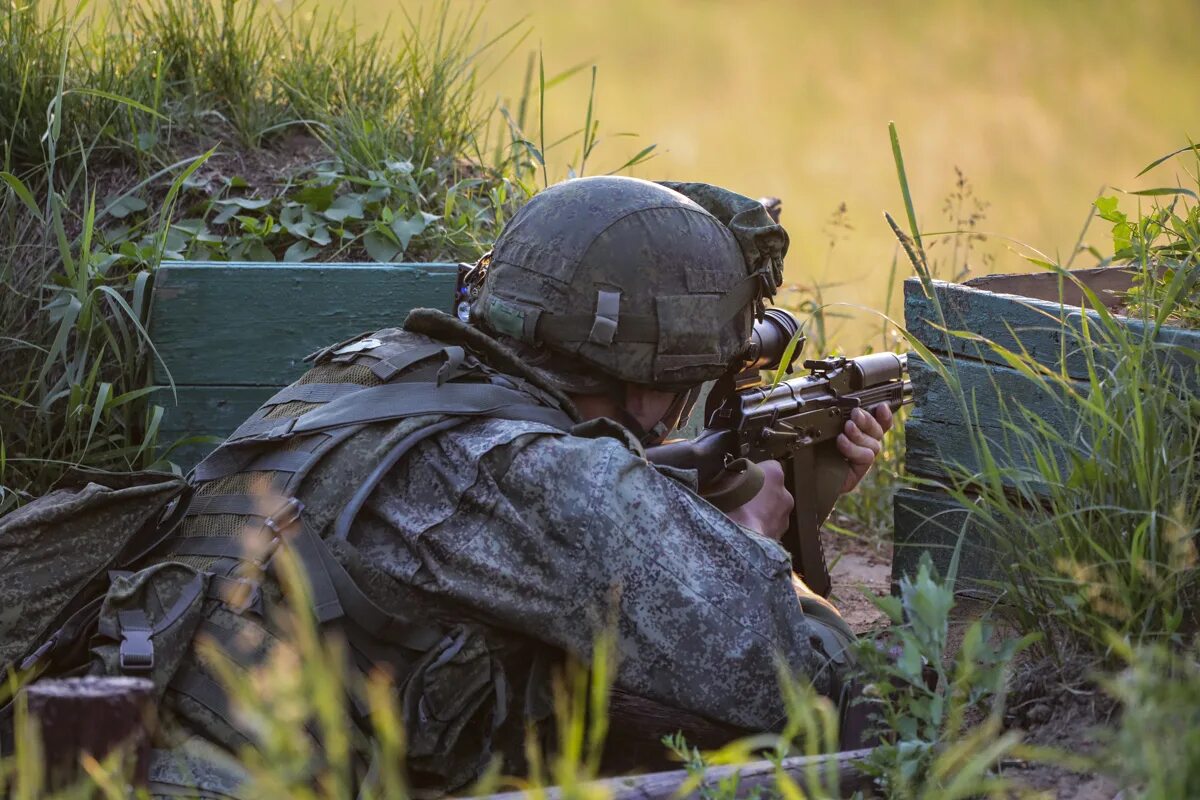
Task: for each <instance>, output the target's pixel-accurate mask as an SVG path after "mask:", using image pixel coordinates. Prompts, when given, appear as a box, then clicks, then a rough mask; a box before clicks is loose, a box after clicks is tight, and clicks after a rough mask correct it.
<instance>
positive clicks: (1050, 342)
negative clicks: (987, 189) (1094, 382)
mask: <svg viewBox="0 0 1200 800" xmlns="http://www.w3.org/2000/svg"><path fill="white" fill-rule="evenodd" d="M1081 272H1096V271H1081ZM1101 272H1103V273H1105V274H1106V276H1105V278H1104V279H1103V280H1101V279H1100V278H1098V277H1094V276H1093V277H1091V278H1090V279H1089V280H1091V281H1092V282H1094V283H1097V284H1099V285H1101V286H1104V285H1113V286H1115V285H1119V284H1120V283H1121V280H1120V276H1121V275H1125V276H1126V278H1125V282H1126V283H1127V281H1128V279H1127V275H1128V273H1125V272H1124V271H1122V270H1103V271H1101ZM1114 273H1115V274H1116V276H1117V277H1111V275H1112V274H1114ZM1034 278H1039V279H1041V281H1040V282H1035V281H1034V280H1033V279H1034ZM1018 279H1020V280H1018ZM1046 279H1057V276H1055V275H1038V276H989V279H988V281H987V282H984V281H980V282H978V284H977V285H976V286H970V285H966V284H953V283H946V282H944V281H935V282H934V292H935V295H936V298H937V300H938V302H939V303H940V305H941V312H942V314H943V315H944V316H945V323H946V327H947V328H948V329H950V330H953V331H967V332H970V333H973V334H976V335H979V336H983V337H986V338H987V339H990V340H991V341H994V342H996V343H997V344H1000V345H1002V346H1003V347H1006V348H1008V349H1010V350H1013V351H1016V352H1020V351H1021V348H1022V347H1024V349H1025V350H1026V351H1027V352H1028V353H1029V355H1030V356H1031V357H1032V358H1033V359H1034V360H1035V361H1037V362H1038V363H1041V364H1044V365H1045V366H1048V367H1050V368H1051V369H1054V370H1061V369H1062V368H1063V364H1065V366H1066V371H1067V374H1068V375H1070V376H1071V377H1074V378H1085V377H1087V366H1086V360H1085V358H1084V356H1083V354H1082V352H1083V349H1084V348H1085V347H1089V346H1090V345H1088V344H1086V340H1085V339H1084V338H1083V337H1082V335H1081V333H1080V331H1081V329H1082V318H1083V313H1084V312H1082V311H1081V310H1080V309H1079V307H1078V306H1072V305H1069V304H1068V305H1061V304H1059V303H1058V302H1057V301H1055V300H1048V299H1043V298H1042V297H1029V296H1024V295H1020V294H1008V293H1004V292H1002V291H999V290H1000V289H1003V288H1005V287H1010V288H1012V289H1014V290H1021V291H1028V292H1031V293H1035V294H1040V295H1042V296H1043V297H1044V296H1046V295H1049V296H1055V295H1053V294H1051V293H1050V291H1049V289H1048V287H1049V286H1051V284H1050V283H1049V282H1048V281H1047V280H1046ZM1006 281H1007V282H1006ZM1055 283H1057V280H1056V281H1055ZM983 287H988V288H987V289H985V288H983ZM1075 294H1076V297H1075V298H1071V297H1067V298H1066V299H1067V300H1068V301H1070V300H1071V299H1078V298H1077V295H1078V290H1076V292H1075ZM1087 314H1088V316H1089V318H1090V320H1091V323H1090V326H1091V335H1092V337H1093V338H1095V337H1096V333H1097V331H1099V330H1100V328H1099V316H1098V315H1097V314H1096V312H1094V311H1088V312H1087ZM940 320H941V317H940V316H939V315H938V312H937V309H936V308H935V306H934V301H933V300H932V299H930V298H928V297H926V296H925V293H924V290H923V289H922V287H921V283H920V281H918V280H917V279H915V278H910V279H909V280H906V281H905V282H904V321H905V327H906V328H907V329H908V330H909V332H910V333H911V334H912V335H913V336H915V337H916V338H917V339H918V340H919V341H920V342H921V343H922V344H924V345H926V346H927V347H929V348H930V349H932V350H934V351H936V352H941V353H946V352H950V353H954V354H956V355H961V356H966V357H969V358H973V359H978V360H981V361H988V362H991V363H1002V359H1001V358H1000V357H999V356H997V355H995V354H994V353H993V352H992V351H991V349H990V348H988V347H986V346H983V345H981V344H979V343H976V342H973V341H970V340H969V339H964V338H961V337H955V336H951V335H948V334H946V333H944V332H943V331H942V330H941V329H940ZM1123 324H1124V325H1125V327H1126V328H1128V329H1129V330H1130V331H1132V332H1133V333H1135V334H1140V335H1148V333H1149V330H1150V329H1149V328H1148V327H1147V325H1146V324H1144V323H1143V322H1141V321H1140V320H1136V319H1123ZM1155 340H1156V341H1157V342H1158V343H1160V344H1161V345H1164V350H1163V352H1162V353H1161V357H1162V358H1164V359H1166V360H1167V361H1168V362H1169V363H1174V364H1175V365H1176V367H1177V368H1178V369H1179V370H1180V371H1181V373H1182V374H1183V375H1184V376H1186V377H1187V378H1188V379H1189V381H1191V387H1192V390H1193V391H1195V392H1200V370H1198V369H1197V367H1196V363H1197V362H1196V360H1195V353H1196V352H1200V331H1194V330H1185V329H1182V328H1176V327H1172V326H1165V327H1164V328H1162V329H1161V330H1160V331H1158V333H1157V335H1156V336H1155ZM1188 351H1191V355H1189V352H1188Z"/></svg>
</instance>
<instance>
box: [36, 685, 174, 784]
mask: <svg viewBox="0 0 1200 800" xmlns="http://www.w3.org/2000/svg"><path fill="white" fill-rule="evenodd" d="M22 691H23V692H24V694H25V697H26V701H27V702H28V708H29V715H30V716H31V717H32V718H33V719H35V720H37V723H38V725H37V729H36V731H35V732H36V733H37V734H38V736H39V738H40V739H41V748H42V754H43V759H42V765H43V766H44V768H45V770H46V778H47V780H46V785H47V788H50V789H56V790H65V789H67V788H68V787H72V786H76V785H78V784H79V783H80V782H81V781H82V780H83V779H84V778H85V777H86V775H85V773H84V770H83V768H82V766H81V765H80V758H81V757H82V756H83V755H84V754H85V753H86V754H88V755H91V756H92V757H93V758H95V759H96V760H97V761H103V760H104V759H105V758H106V757H108V756H109V755H110V754H112V753H114V752H117V753H120V754H121V757H120V759H119V761H118V764H117V769H116V771H115V774H114V776H113V777H114V778H115V782H116V783H118V784H119V783H120V782H121V781H122V779H124V780H127V781H129V783H130V784H132V785H133V786H135V787H141V788H143V789H144V787H145V786H146V782H147V777H148V774H149V768H150V737H151V731H152V730H153V728H154V725H155V709H154V684H153V683H151V682H150V681H148V680H146V679H145V678H130V677H110V678H101V677H96V676H88V677H83V678H67V679H64V680H49V679H47V680H40V681H35V682H34V683H32V684H30V685H29V686H26V687H25V688H24V689H23V690H22ZM85 796H88V795H85Z"/></svg>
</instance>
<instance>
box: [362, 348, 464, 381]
mask: <svg viewBox="0 0 1200 800" xmlns="http://www.w3.org/2000/svg"><path fill="white" fill-rule="evenodd" d="M445 349H446V348H445V345H440V344H429V345H423V346H421V347H408V348H404V349H402V350H400V351H399V352H397V351H396V350H395V349H394V347H387V346H385V349H382V350H381V352H377V353H373V354H372V355H376V356H378V357H379V361H377V362H376V363H375V364H372V365H371V372H372V374H374V375H375V377H376V378H379V380H381V381H385V382H386V381H390V380H391V379H392V378H394V377H396V375H398V374H400V373H401V372H403V371H404V370H406V369H408V368H409V367H411V366H412V365H413V364H416V363H417V362H418V361H422V360H424V359H426V358H430V357H431V356H435V355H437V354H438V353H440V352H442V351H443V350H445ZM358 388H362V387H358Z"/></svg>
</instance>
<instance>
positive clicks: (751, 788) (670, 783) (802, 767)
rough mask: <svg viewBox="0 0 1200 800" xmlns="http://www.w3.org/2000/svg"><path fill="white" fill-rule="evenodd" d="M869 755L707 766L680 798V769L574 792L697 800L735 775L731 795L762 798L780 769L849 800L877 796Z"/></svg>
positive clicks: (809, 790)
mask: <svg viewBox="0 0 1200 800" xmlns="http://www.w3.org/2000/svg"><path fill="white" fill-rule="evenodd" d="M870 754H871V751H870V750H847V751H844V752H841V753H829V754H828V755H821V756H793V757H792V758H785V759H783V760H782V761H781V762H780V763H779V765H778V767H776V764H775V762H773V761H751V762H749V763H747V764H737V765H733V766H725V767H709V768H707V769H705V770H704V778H703V779H702V780H701V781H700V783H699V785H698V786H696V787H694V788H693V789H692V790H691V791H690V792H688V793H686V794H680V792H679V790H680V789H681V788H682V787H683V786H684V785H685V784H686V783H687V782H688V780H689V779H690V778H691V773H689V772H688V771H687V770H685V769H680V770H671V771H669V772H652V773H650V774H648V775H631V776H628V777H623V778H607V779H605V780H598V781H593V782H591V783H588V784H584V785H583V786H581V787H579V789H581V790H583V792H584V793H587V794H594V795H595V796H603V797H609V798H612V800H698V799H699V798H704V797H709V796H711V794H712V793H713V791H714V790H716V788H717V786H718V785H719V784H721V783H722V782H723V781H728V780H730V779H732V778H733V776H735V775H736V776H737V789H736V792H735V793H734V796H735V797H739V798H743V797H758V796H760V795H762V794H763V793H764V792H765V793H766V794H768V795H769V794H771V793H772V792H771V791H770V790H771V789H772V787H775V786H777V785H778V777H777V775H778V771H779V770H782V771H783V772H784V773H786V774H787V775H788V777H790V778H791V779H792V780H793V781H795V782H796V783H797V784H798V785H799V787H800V788H801V790H802V791H803V792H804V793H805V794H806V795H807V796H812V797H829V796H831V790H832V788H833V784H836V786H837V794H838V796H840V797H852V796H854V793H855V792H862V794H861V795H860V796H862V797H878V796H879V793H878V789H877V788H876V786H875V782H874V779H873V778H871V776H870V775H868V774H866V772H864V771H863V770H862V768H861V767H859V762H861V761H862V760H863V759H865V758H867V757H868V756H869V755H870ZM539 794H541V795H542V796H543V797H545V798H546V800H561V799H562V798H564V797H566V796H567V793H564V792H563V790H562V789H560V788H559V787H557V786H552V787H549V788H548V789H546V790H544V791H543V792H539ZM528 796H529V795H528V793H526V792H507V793H504V794H493V795H485V796H484V797H482V798H480V800H524V798H527V797H528Z"/></svg>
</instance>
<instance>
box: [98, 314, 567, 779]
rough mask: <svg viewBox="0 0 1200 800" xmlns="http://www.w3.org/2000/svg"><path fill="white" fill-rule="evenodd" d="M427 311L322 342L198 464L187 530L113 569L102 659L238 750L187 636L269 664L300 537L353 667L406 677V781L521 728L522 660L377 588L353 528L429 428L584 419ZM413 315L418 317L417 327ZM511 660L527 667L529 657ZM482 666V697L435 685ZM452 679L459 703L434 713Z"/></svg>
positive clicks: (466, 332)
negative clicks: (504, 728)
mask: <svg viewBox="0 0 1200 800" xmlns="http://www.w3.org/2000/svg"><path fill="white" fill-rule="evenodd" d="M415 318H416V319H417V320H418V321H421V320H424V322H425V323H427V324H426V325H425V327H426V329H430V330H433V331H434V332H436V333H438V334H439V336H438V338H437V339H435V338H433V337H431V336H427V335H422V334H419V333H415V332H413V331H411V330H400V329H387V330H382V331H378V332H376V333H371V334H364V335H360V336H356V337H354V338H352V339H350V340H347V341H345V342H341V343H339V344H336V345H332V346H330V347H327V348H325V349H323V350H320V351H318V352H316V353H314V354H312V355H311V356H309V357H308V358H307V359H306V360H307V361H311V362H312V368H311V369H310V370H309V371H308V372H307V373H306V374H305V375H304V376H303V377H301V378H300V379H299V380H298V381H296V382H295V383H294V384H292V385H291V386H288V387H287V388H285V389H283V390H281V391H279V392H278V393H277V394H275V396H273V397H272V398H271V399H269V400H268V401H267V402H266V403H264V404H263V405H262V407H261V408H259V410H258V411H257V412H255V413H254V414H253V415H252V416H251V417H250V418H249V419H248V420H246V422H245V423H243V424H242V425H241V426H240V427H239V428H238V429H237V430H236V431H234V433H233V434H232V435H231V436H230V437H229V438H228V439H227V440H226V441H225V442H224V443H223V444H221V445H220V446H219V447H217V449H216V450H214V451H213V452H212V453H211V454H210V455H209V456H208V457H207V458H206V459H205V460H204V461H203V462H201V463H200V464H199V465H198V466H197V467H196V469H195V471H194V473H193V474H192V476H191V481H192V483H193V484H194V486H195V494H194V496H193V499H192V501H191V504H190V506H189V507H188V509H187V512H186V516H185V517H184V518H183V521H182V523H181V524H180V526H179V527H178V528H177V530H176V532H175V534H174V535H173V536H171V537H170V539H169V540H168V541H167V543H166V544H165V546H164V547H163V548H162V549H161V550H160V551H159V552H157V553H155V555H154V556H153V558H152V559H151V560H150V561H149V562H147V563H145V564H143V565H141V566H142V568H141V569H140V570H138V571H136V572H132V573H126V574H119V575H115V576H114V577H113V585H112V588H111V589H110V591H109V595H108V598H107V600H106V612H102V614H101V619H100V644H99V645H98V646H97V647H96V648H94V652H95V653H96V654H97V656H98V658H99V659H100V661H101V662H103V664H104V668H105V669H106V671H109V672H121V673H125V674H134V675H136V674H144V675H147V676H149V677H151V678H152V679H154V680H155V682H156V684H158V685H159V688H160V690H161V691H162V692H163V693H164V699H165V701H166V703H165V705H166V707H167V708H169V709H170V711H171V713H173V714H174V715H176V716H179V717H182V718H184V720H185V721H186V723H187V726H188V727H189V728H192V729H197V730H200V731H203V732H204V734H205V735H206V736H207V737H209V738H212V739H215V740H217V741H218V742H219V743H220V744H222V745H223V746H225V747H227V748H230V749H236V748H238V747H239V746H240V745H242V744H244V743H245V740H244V738H243V737H242V735H241V734H240V733H239V732H238V726H237V725H236V724H235V721H234V720H233V719H232V717H231V714H230V710H229V707H228V701H227V698H226V697H225V694H224V692H223V690H222V689H221V687H220V686H219V685H218V683H217V682H216V681H215V680H214V678H213V676H212V675H211V674H210V673H209V672H207V671H206V670H205V668H204V667H203V665H202V664H201V662H200V661H199V659H198V658H197V657H196V655H195V653H194V652H193V648H192V644H193V641H194V639H195V637H196V636H198V635H205V636H208V637H210V638H211V639H213V640H215V641H216V642H217V643H218V644H220V645H221V646H222V647H223V649H224V650H225V651H226V652H227V653H229V654H230V655H232V656H233V657H234V659H235V660H236V661H237V662H238V663H239V664H241V665H244V666H247V667H250V666H253V665H254V664H255V663H258V662H260V661H261V659H263V658H264V657H265V655H266V653H267V652H268V650H269V649H270V645H271V643H272V642H273V641H275V640H276V637H277V636H278V631H276V630H275V629H274V625H273V624H272V621H271V620H272V613H271V612H272V609H273V607H274V606H276V605H277V604H279V603H280V602H281V600H282V598H281V592H280V586H279V581H278V580H277V577H276V575H275V573H274V565H275V564H276V560H275V559H276V558H277V556H278V553H279V552H280V551H281V550H282V549H283V548H288V549H289V550H290V551H291V553H293V554H294V556H295V557H296V559H297V560H298V561H299V563H300V564H301V565H302V566H303V567H304V569H305V571H306V573H307V577H308V582H309V584H310V587H311V599H312V611H313V614H314V616H315V618H316V620H317V621H318V622H319V623H320V624H321V625H322V626H327V625H336V626H337V628H338V630H340V631H341V632H342V634H343V636H344V638H345V640H346V641H347V643H348V645H349V650H350V653H351V655H352V657H353V658H354V660H355V661H356V663H357V665H358V666H359V668H361V669H362V670H364V671H366V670H368V669H370V668H371V667H372V666H374V665H377V664H380V663H383V664H386V665H387V666H388V667H389V668H390V670H391V672H392V674H393V675H394V676H395V683H396V686H397V689H398V690H399V694H400V698H401V704H402V712H403V713H404V716H405V719H406V721H408V722H409V726H410V730H409V742H408V762H409V769H410V773H413V775H412V776H410V777H411V778H412V780H414V782H415V783H416V785H417V786H420V785H422V784H424V785H426V786H428V787H430V788H432V789H434V790H436V791H448V790H453V789H456V788H459V787H461V786H462V785H464V784H465V783H466V782H467V781H469V780H472V779H473V778H474V777H475V776H476V775H477V774H478V772H479V771H480V770H481V769H482V768H483V767H484V766H486V763H487V760H488V759H489V758H490V757H491V755H492V743H491V741H490V739H491V737H492V736H493V734H495V732H496V731H497V730H498V729H499V728H500V726H501V725H502V724H505V723H508V724H513V723H514V722H516V729H517V730H518V731H521V730H522V728H523V723H522V722H520V721H519V720H512V719H509V716H510V715H509V714H508V712H507V708H508V707H509V706H511V705H513V698H514V697H516V698H518V699H520V698H521V697H522V690H521V687H515V689H516V691H515V692H514V687H512V686H508V685H506V682H507V681H508V678H507V677H506V675H507V674H509V673H510V672H512V671H513V670H512V669H511V665H508V664H506V663H505V661H504V659H505V658H506V657H507V656H506V654H504V653H498V652H497V650H496V648H495V647H494V646H493V645H494V643H493V642H489V641H488V637H487V635H486V634H484V633H481V631H482V628H481V626H478V625H473V624H472V623H471V622H470V621H469V620H466V619H462V618H459V619H455V618H454V616H453V615H452V614H447V613H445V609H439V608H437V607H436V604H431V603H430V600H429V598H428V597H423V596H421V595H420V593H419V592H418V591H417V590H415V589H412V588H411V587H405V586H401V585H399V584H398V583H397V582H395V581H391V580H387V579H385V582H384V583H383V584H382V586H383V588H382V589H380V590H376V591H375V592H372V591H371V588H372V587H373V586H379V585H381V584H378V583H375V582H373V581H372V580H371V577H372V576H371V574H370V568H369V565H363V564H362V563H361V562H360V560H359V559H358V558H357V554H356V552H355V549H354V547H353V546H352V545H351V544H350V542H349V541H348V540H349V536H350V531H351V527H352V525H353V523H354V520H355V517H356V515H357V514H358V512H359V511H360V509H361V508H362V507H363V505H364V503H365V502H366V501H367V499H368V497H369V496H370V494H371V493H372V491H373V490H374V489H375V487H376V486H377V485H378V484H379V482H380V481H381V480H382V479H383V478H384V477H385V476H386V475H387V474H388V472H389V471H390V470H391V469H392V467H394V466H395V465H396V464H397V463H398V462H399V461H400V459H402V458H403V456H404V455H405V454H406V453H407V452H409V451H410V450H411V449H412V448H413V447H414V446H416V445H417V444H418V443H420V442H421V441H423V440H425V439H427V438H429V437H431V436H434V435H436V434H438V433H441V432H444V431H448V430H451V429H453V428H454V427H455V426H457V425H461V424H463V423H464V422H466V421H468V420H471V419H478V418H480V417H490V418H502V419H515V420H528V421H532V422H538V423H544V424H548V425H551V426H553V427H554V428H556V429H560V430H564V431H565V430H569V429H571V428H572V427H573V426H574V425H575V423H576V422H577V419H576V418H575V417H574V410H573V408H572V407H571V406H570V403H569V401H566V400H565V398H563V397H562V395H560V394H558V393H557V392H556V391H555V390H554V389H553V388H551V387H548V386H544V385H542V386H539V385H537V381H536V376H535V375H533V373H530V372H528V371H527V370H526V371H525V374H524V377H522V375H521V370H520V365H519V364H511V363H506V362H505V359H506V358H510V357H511V353H508V352H507V351H504V350H503V349H502V348H500V347H499V346H498V345H495V343H494V342H493V341H492V340H490V339H487V338H486V337H484V335H483V334H481V333H479V332H478V331H476V330H474V329H471V328H468V327H467V326H465V325H462V324H461V323H459V322H458V321H457V320H454V319H453V318H450V317H448V316H446V315H442V314H437V313H436V312H429V311H421V312H417V313H416V314H415ZM413 319H414V318H413V317H410V321H409V322H408V323H406V327H421V326H420V325H416V326H414V325H413V324H412V320H413ZM481 351H486V352H481ZM506 353H507V355H506ZM497 362H500V366H501V367H502V368H504V371H501V370H500V369H497V368H496V366H494V364H496V363H497ZM374 577H376V578H377V577H378V575H375V576H374ZM248 628H249V629H253V631H252V632H253V634H254V635H253V636H249V637H247V636H246V635H244V632H245V631H246V630H247V629H248ZM246 642H257V643H258V644H257V645H255V646H248V645H247V644H246ZM512 657H513V658H516V659H524V661H523V662H522V666H521V667H520V669H521V670H524V671H526V672H528V669H529V663H527V662H528V660H529V657H530V656H529V653H527V652H526V653H521V654H516V655H513V656H512ZM471 670H475V672H473V673H471V674H472V675H476V673H478V674H477V677H478V678H479V682H481V683H482V684H484V685H483V686H482V687H481V688H480V689H479V690H478V691H476V692H475V693H474V695H470V696H463V692H465V691H466V690H465V689H463V688H462V687H461V686H460V685H454V686H445V687H443V686H441V685H440V684H439V681H442V682H443V683H444V682H445V680H446V679H449V680H451V681H454V682H456V683H462V678H463V676H464V674H467V673H470V672H471ZM439 671H440V672H439ZM447 690H448V691H449V693H451V694H453V695H454V697H453V703H454V704H456V705H454V707H453V709H452V712H453V713H449V712H448V713H447V714H437V713H434V714H430V713H429V709H428V708H427V706H428V705H429V704H430V703H432V702H434V701H435V700H436V699H437V698H436V695H438V694H439V691H440V694H441V695H442V696H443V698H444V696H445V695H447ZM468 695H469V693H468ZM431 698H432V699H431ZM527 700H528V698H526V699H525V700H521V702H523V703H526V704H527ZM365 711H366V710H365V709H361V708H359V709H357V712H358V714H359V716H360V717H365ZM418 717H419V718H420V719H421V720H422V723H421V724H420V725H417V726H416V728H415V729H414V728H413V722H412V720H413V719H414V718H418ZM443 717H446V718H443ZM360 721H361V720H360ZM364 726H365V722H364ZM517 738H518V741H519V740H520V738H521V736H520V734H519V733H518V736H517Z"/></svg>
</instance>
